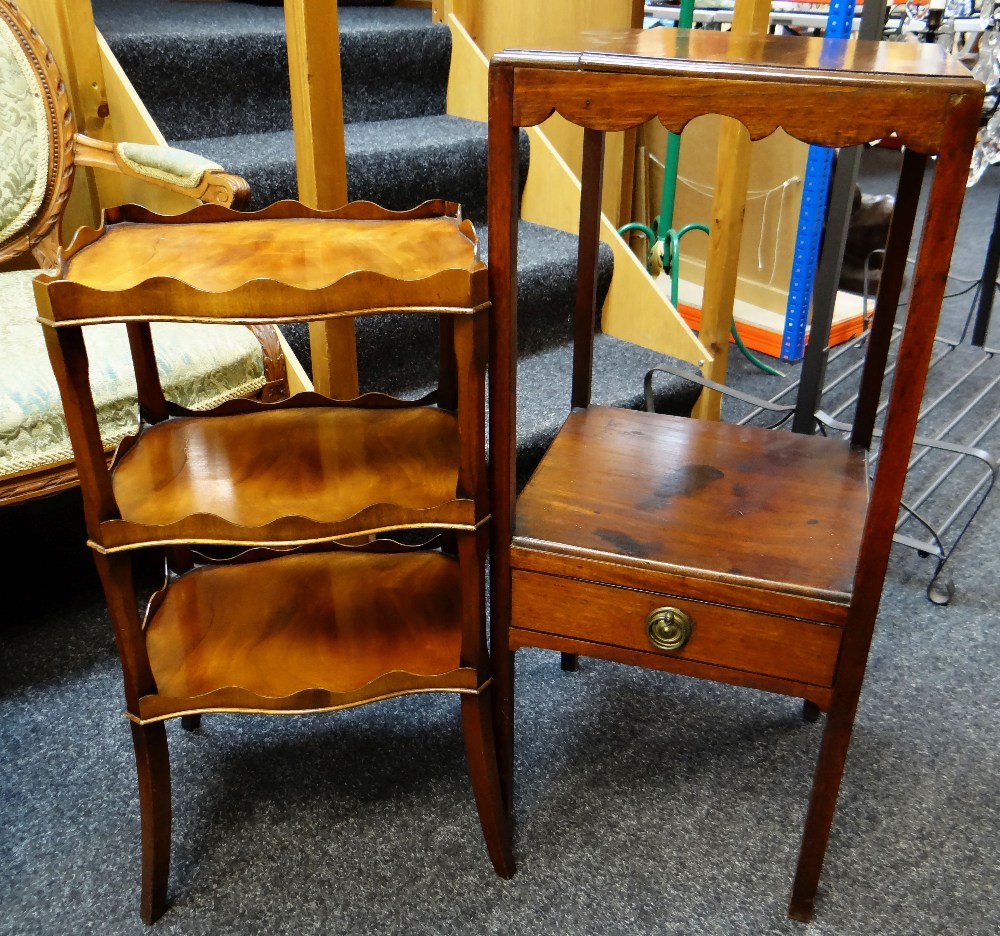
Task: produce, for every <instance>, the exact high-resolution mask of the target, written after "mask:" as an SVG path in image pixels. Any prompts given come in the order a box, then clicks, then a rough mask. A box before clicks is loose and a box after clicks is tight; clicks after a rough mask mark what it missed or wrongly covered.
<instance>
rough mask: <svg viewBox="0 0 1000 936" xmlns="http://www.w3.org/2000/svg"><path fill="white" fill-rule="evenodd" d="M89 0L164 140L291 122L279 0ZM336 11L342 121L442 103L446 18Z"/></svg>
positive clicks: (424, 111) (401, 11) (412, 12)
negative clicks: (275, 0) (263, 0)
mask: <svg viewBox="0 0 1000 936" xmlns="http://www.w3.org/2000/svg"><path fill="white" fill-rule="evenodd" d="M93 5H94V17H95V20H96V22H97V25H98V27H99V28H100V30H101V32H102V33H103V34H104V36H105V38H106V39H107V41H108V44H109V46H110V47H111V49H112V50H113V51H114V53H115V55H116V56H117V58H118V60H119V62H120V63H121V65H122V68H123V69H124V70H125V73H126V74H127V75H128V76H129V78H130V80H131V81H132V83H133V84H134V85H135V88H136V91H137V92H138V94H139V96H140V97H141V98H142V100H143V102H144V103H145V105H146V107H147V108H148V109H149V112H150V113H151V114H152V116H153V119H154V120H155V121H156V123H157V126H158V127H159V128H160V131H161V132H162V133H163V135H164V136H165V137H166V138H167V140H168V141H169V142H171V143H175V142H176V141H178V140H181V139H187V140H190V139H196V138H202V137H210V136H232V135H234V134H238V133H266V132H270V131H276V130H288V129H291V126H292V117H291V104H290V95H289V85H288V53H287V47H286V43H285V19H284V13H283V11H282V9H281V7H280V6H279V7H269V6H261V5H259V4H252V3H236V2H227V3H191V2H185V3H177V2H174V0H142V2H141V3H138V2H135V0H94V4H93ZM339 20H340V50H341V53H340V54H341V81H342V84H343V91H344V98H343V99H344V120H345V122H347V123H353V122H357V121H365V120H395V119H402V118H408V117H422V116H428V115H432V114H443V113H444V111H445V104H446V91H447V86H448V68H449V64H450V60H451V32H450V31H449V29H448V27H447V26H444V25H441V24H435V23H432V22H431V19H430V12H429V11H428V10H422V9H410V8H403V7H393V8H379V7H345V8H342V9H341V10H340V13H339ZM185 89H187V93H183V92H184V90H185ZM199 90H200V91H202V93H201V94H199V93H198V91H199ZM178 92H181V93H178Z"/></svg>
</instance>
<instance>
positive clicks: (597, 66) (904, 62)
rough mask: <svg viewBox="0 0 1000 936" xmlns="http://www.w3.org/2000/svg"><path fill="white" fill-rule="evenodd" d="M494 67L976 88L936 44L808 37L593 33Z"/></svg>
mask: <svg viewBox="0 0 1000 936" xmlns="http://www.w3.org/2000/svg"><path fill="white" fill-rule="evenodd" d="M493 61H494V62H497V63H500V64H513V65H521V66H531V67H532V68H546V69H574V70H578V71H605V72H607V71H629V72H632V73H637V74H679V73H697V72H698V71H700V70H703V69H704V67H705V66H707V65H710V66H712V68H713V71H714V72H715V73H716V74H718V73H719V71H720V70H722V71H729V72H731V73H733V74H734V75H735V74H737V73H738V74H740V75H741V77H748V78H749V77H752V76H753V75H755V74H759V73H760V70H761V69H762V68H768V69H770V68H779V69H782V70H783V71H784V72H785V73H786V74H785V75H784V78H785V79H789V80H798V79H800V78H805V77H806V76H812V77H813V79H814V80H816V79H818V78H821V77H822V76H823V75H824V73H827V74H830V73H833V74H836V75H837V77H838V78H839V79H841V80H844V79H850V78H852V77H853V78H855V79H861V80H865V79H867V78H870V77H871V76H874V75H878V76H880V77H881V78H882V79H883V80H884V78H885V77H886V76H898V77H900V78H905V79H907V80H917V81H921V80H924V79H930V80H934V81H936V82H939V81H940V80H941V79H951V80H954V81H956V82H958V83H959V84H960V85H962V86H963V87H964V88H965V89H966V90H968V87H969V84H970V83H971V84H973V85H974V84H977V82H975V79H973V78H972V75H971V73H970V72H969V70H968V69H967V68H966V67H965V66H964V65H962V64H961V63H960V62H959V61H958V60H957V59H956V58H954V57H953V56H951V55H949V54H948V53H947V52H946V51H945V50H944V49H943V48H942V47H941V46H939V45H937V44H936V43H919V42H872V41H866V40H855V39H830V38H818V37H806V36H772V35H764V36H734V35H733V34H732V33H728V32H720V31H717V30H706V29H630V30H605V31H599V30H594V31H590V32H585V33H581V34H577V35H575V36H568V37H563V38H556V39H555V40H554V41H553V42H551V43H548V42H547V43H546V45H545V48H542V49H538V48H535V49H532V48H524V49H506V50H504V51H502V52H499V53H497V54H496V55H495V56H494V57H493Z"/></svg>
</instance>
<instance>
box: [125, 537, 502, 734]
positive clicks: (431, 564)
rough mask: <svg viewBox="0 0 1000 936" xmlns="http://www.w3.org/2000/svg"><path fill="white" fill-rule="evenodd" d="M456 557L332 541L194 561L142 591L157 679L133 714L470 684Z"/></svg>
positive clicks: (292, 707) (148, 716)
mask: <svg viewBox="0 0 1000 936" xmlns="http://www.w3.org/2000/svg"><path fill="white" fill-rule="evenodd" d="M461 604H462V602H461V585H460V581H459V567H458V562H457V560H455V559H452V558H451V557H449V556H446V555H444V554H442V553H440V552H436V551H419V552H413V553H403V554H373V553H366V552H353V551H336V552H309V553H302V554H296V555H289V556H280V555H279V556H277V557H275V558H270V559H264V560H262V561H260V562H247V563H233V564H224V565H214V566H203V567H200V568H196V569H194V570H193V571H191V572H188V573H186V574H184V575H182V576H180V577H178V578H176V579H174V580H172V581H170V582H169V583H168V584H167V585H166V586H165V587H164V589H163V590H161V591H160V592H158V593H157V594H156V595H155V596H154V597H153V599H152V601H151V602H150V608H149V611H148V612H147V615H146V618H147V620H146V627H145V635H146V648H147V651H148V653H149V661H150V666H151V668H152V672H153V677H154V679H155V680H156V689H157V691H156V692H155V693H152V694H148V695H146V696H143V697H142V698H141V699H140V700H139V720H141V721H144V722H145V721H157V720H160V719H163V718H170V717H173V716H176V715H179V714H185V713H190V712H208V711H216V712H219V711H248V710H249V711H261V712H284V713H291V712H304V711H326V710H330V709H337V708H345V707H348V706H352V705H359V704H361V703H364V702H371V701H375V700H377V699H384V698H388V697H391V696H398V695H407V694H412V693H416V692H435V691H448V692H465V693H471V692H478V691H480V689H481V688H482V686H481V685H480V680H479V678H478V676H477V673H476V669H475V668H474V667H472V666H463V665H462V660H461V656H462V630H461V614H462V609H461Z"/></svg>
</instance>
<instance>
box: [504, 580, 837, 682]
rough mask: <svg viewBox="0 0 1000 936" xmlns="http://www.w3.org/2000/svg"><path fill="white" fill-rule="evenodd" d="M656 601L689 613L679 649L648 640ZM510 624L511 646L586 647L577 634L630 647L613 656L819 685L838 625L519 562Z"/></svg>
mask: <svg viewBox="0 0 1000 936" xmlns="http://www.w3.org/2000/svg"><path fill="white" fill-rule="evenodd" d="M662 607H674V608H679V609H681V610H682V611H684V612H686V613H687V614H688V615H689V616H690V617H691V619H692V620H693V627H692V629H691V634H690V637H689V638H688V639H687V641H686V642H685V643H684V645H683V646H681V647H680V648H679V649H676V650H660V649H658V648H657V647H655V646H654V645H653V644H652V643H651V642H650V640H649V637H648V635H647V631H646V617H647V615H648V614H649V613H650V612H651V611H654V610H655V609H657V608H662ZM512 628H513V630H512V634H511V644H512V647H514V648H517V647H520V646H533V645H538V646H547V647H550V648H552V649H565V650H567V651H570V652H584V653H586V652H587V651H586V649H581V648H580V646H579V644H580V642H584V643H588V644H593V645H595V651H596V652H595V654H594V655H596V656H603V657H609V658H611V659H616V658H617V659H621V660H622V661H623V662H634V659H633V658H634V653H626V654H625V655H622V656H616V654H615V653H614V649H615V648H622V649H624V650H625V651H640V652H642V653H644V654H650V655H651V656H655V657H660V658H672V659H675V660H677V661H688V662H691V663H696V664H704V665H709V666H713V667H724V668H726V669H730V670H734V671H741V672H744V673H748V674H759V675H761V676H764V677H770V678H772V679H777V680H790V681H793V682H796V683H806V684H810V685H814V686H824V687H829V686H831V685H832V683H833V674H834V670H835V668H836V665H837V654H838V652H839V650H840V638H841V635H842V633H843V629H842V628H840V627H835V626H832V625H828V624H817V623H814V622H811V621H802V620H797V619H794V618H786V617H778V616H775V615H771V614H763V613H761V612H757V611H748V610H745V609H742V608H732V607H727V606H724V605H717V604H709V603H706V602H700V601H697V600H695V599H691V598H686V597H678V596H672V595H664V594H657V593H655V592H646V591H636V590H633V589H628V588H619V587H615V586H612V585H602V584H600V583H597V582H588V581H581V580H580V579H571V578H562V577H560V576H554V575H546V574H542V573H537V572H525V571H523V570H520V569H514V571H513V594H512ZM534 634H537V635H538V636H539V637H540V638H541V637H542V635H545V636H546V637H549V638H550V637H552V636H554V637H556V638H567V639H568V640H569V641H571V642H572V644H569V643H568V644H567V645H566V646H565V647H560V646H557V644H558V640H557V641H556V642H555V643H554V642H553V641H552V640H551V639H540V640H539V641H538V643H537V644H536V643H535V641H534V640H533V635H534ZM609 651H610V652H609ZM660 668H667V669H669V668H671V667H670V666H662V667H660ZM677 669H678V670H679V671H685V668H684V667H683V666H678V667H677ZM734 681H740V682H742V681H743V680H734Z"/></svg>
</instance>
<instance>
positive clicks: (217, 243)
mask: <svg viewBox="0 0 1000 936" xmlns="http://www.w3.org/2000/svg"><path fill="white" fill-rule="evenodd" d="M475 250H476V245H475V235H474V233H473V231H472V228H471V225H469V224H468V222H463V221H462V220H461V218H460V217H459V215H458V210H457V206H456V205H452V204H449V203H445V202H428V203H426V204H425V205H423V206H420V207H419V208H417V209H414V210H412V211H408V212H402V213H397V212H389V211H385V210H383V209H381V208H379V207H378V206H376V205H372V204H368V203H355V204H352V205H348V206H346V207H345V208H343V209H339V210H337V211H333V212H318V211H313V210H311V209H308V208H306V207H304V206H302V205H298V204H296V203H292V202H283V203H279V204H277V205H273V206H271V207H270V208H268V209H265V210H264V211H263V212H258V213H256V214H251V215H246V214H241V213H237V212H233V211H230V210H227V209H220V208H214V207H203V208H199V209H195V210H194V211H191V212H188V213H187V214H185V215H181V216H178V217H176V218H160V217H158V216H155V215H152V214H150V213H149V212H146V211H144V210H143V209H139V208H136V207H134V206H126V207H124V208H120V209H114V210H113V211H109V212H107V213H106V214H105V218H104V223H103V225H102V227H101V228H100V229H98V230H84V231H82V232H81V233H80V234H79V236H78V237H77V238H76V240H75V242H74V244H73V245H72V247H71V248H70V250H69V251H68V252H67V254H66V255H65V256H64V257H62V258H61V260H60V264H59V267H58V269H57V270H56V271H55V272H54V273H52V274H50V275H44V276H41V277H39V278H38V279H37V280H36V286H35V291H36V298H37V301H38V306H39V320H40V321H41V322H42V323H43V325H45V326H46V329H45V331H46V341H47V343H48V347H49V351H50V357H51V360H52V365H53V369H54V370H55V373H56V376H57V378H58V380H59V387H60V391H61V393H62V396H63V401H64V405H65V409H66V415H67V421H68V424H69V428H70V435H71V438H72V441H73V446H74V452H75V455H76V459H77V464H78V466H79V470H80V479H81V486H82V489H83V495H84V508H85V513H86V517H87V527H88V534H89V537H90V545H91V547H92V548H93V549H94V552H95V557H96V561H97V566H98V570H99V571H100V574H101V578H102V581H103V584H104V588H105V593H106V596H107V599H108V604H109V608H110V611H111V618H112V621H113V623H114V627H115V634H116V638H117V641H118V647H119V651H120V654H121V658H122V664H123V669H124V676H125V697H126V715H127V717H128V719H129V720H130V722H131V724H132V732H133V737H134V740H135V750H136V762H137V765H138V771H139V794H140V806H141V813H142V855H143V872H142V899H141V914H142V918H143V919H144V920H145V921H146V922H152V921H153V920H155V919H156V918H157V917H158V916H160V914H162V913H163V911H164V909H165V906H166V885H167V875H168V867H169V857H170V773H169V765H168V758H167V747H166V734H165V732H164V729H163V724H162V722H163V721H164V720H165V719H168V718H175V717H180V718H181V719H182V720H183V723H184V725H185V727H187V728H191V729H193V728H196V727H197V726H198V722H199V718H200V716H201V715H202V714H203V713H207V712H274V713H285V714H291V713H302V712H319V711H329V710H334V709H340V708H345V707H348V706H353V705H359V704H361V703H365V702H371V701H374V700H378V699H385V698H390V697H393V696H399V695H404V694H411V693H421V692H441V691H447V692H454V693H457V694H459V695H460V696H461V710H462V723H463V727H464V732H465V746H466V754H467V758H468V762H469V773H470V777H471V779H472V786H473V792H474V795H475V799H476V804H477V807H478V809H479V816H480V821H481V825H482V828H483V833H484V835H485V838H486V844H487V847H488V850H489V854H490V857H491V859H492V861H493V865H494V867H495V869H496V871H497V873H498V874H500V875H502V876H504V877H509V876H510V875H512V874H513V873H514V863H513V859H512V856H511V848H510V828H509V823H508V819H507V814H506V811H505V808H504V803H503V798H502V793H501V786H500V778H499V774H498V771H497V757H496V752H495V747H494V742H493V724H492V708H493V706H492V698H491V696H492V674H491V670H490V660H489V655H488V653H487V649H486V626H485V621H486V618H485V558H486V547H487V525H488V522H489V505H488V497H487V486H486V464H485V459H486V435H485V432H486V424H485V420H486V416H485V403H486V400H485V396H486V359H487V351H488V338H487V328H488V320H487V316H488V311H489V303H488V302H487V273H486V267H485V265H484V264H483V263H482V262H481V261H479V260H478V259H476V255H475ZM377 311H393V312H410V313H413V314H421V315H434V316H436V317H438V318H439V320H440V321H441V323H442V324H441V361H440V368H439V371H440V385H439V387H438V389H437V391H436V392H434V393H431V394H430V395H429V396H427V397H425V398H424V399H421V400H399V399H395V398H393V397H389V396H386V395H383V394H378V393H371V394H366V395H365V396H362V397H359V398H357V399H352V400H335V399H330V398H328V397H324V396H321V395H320V394H317V393H306V394H299V395H297V396H295V397H292V398H291V399H290V400H285V401H282V402H280V403H276V404H264V403H258V402H255V401H248V400H236V401H231V402H229V403H226V404H223V405H222V406H219V407H217V408H216V409H215V410H213V411H211V412H207V413H202V412H197V413H196V412H192V411H189V410H183V409H181V408H179V407H176V406H174V405H173V404H168V403H167V402H166V401H165V400H164V399H163V393H162V390H161V388H160V385H159V380H158V377H157V374H156V369H155V367H154V366H152V363H153V360H154V359H153V354H152V345H151V342H150V337H149V334H150V332H149V322H150V321H151V320H159V319H183V320H195V321H202V320H205V321H209V320H211V321H218V320H226V321H248V320H254V321H257V320H264V319H270V320H282V321H289V320H296V319H298V320H302V319H316V320H322V319H334V318H338V317H352V316H356V315H364V314H371V313H372V312H377ZM105 321H123V322H126V323H127V325H128V328H129V332H130V336H131V339H132V352H133V362H134V364H135V367H136V371H137V375H136V376H137V384H138V387H139V397H140V400H139V402H140V409H141V412H142V414H143V424H142V425H141V426H140V429H139V432H138V434H137V435H136V436H134V437H130V438H128V439H126V440H125V441H124V442H123V443H122V445H121V446H120V447H119V450H118V452H117V453H116V454H115V457H114V460H113V462H112V464H111V466H110V468H109V467H108V466H107V464H106V462H105V457H104V453H103V451H102V449H101V444H100V437H99V434H98V429H97V422H96V416H95V412H94V404H93V400H92V398H91V394H90V385H89V381H88V377H87V371H88V362H87V353H86V347H85V345H84V341H83V331H84V326H86V325H89V324H92V323H95V322H105ZM413 530H418V531H424V533H423V539H424V543H423V544H422V545H420V544H418V545H416V546H404V545H402V544H400V543H397V542H395V541H393V540H392V539H390V538H386V537H384V536H381V537H380V536H378V534H384V533H390V534H391V532H392V531H413ZM193 546H198V547H199V549H200V550H201V552H199V553H195V552H194V551H193V550H192V547H193ZM221 547H240V550H239V551H237V554H236V556H235V558H228V559H227V558H224V556H223V554H220V552H219V548H221ZM140 548H145V549H150V548H162V549H164V551H165V554H166V558H167V563H168V567H169V569H170V572H169V574H168V576H167V581H166V583H165V584H164V586H163V588H162V589H161V590H160V591H159V592H158V593H157V594H156V595H154V596H153V598H152V600H151V601H150V603H149V607H148V609H147V611H146V615H145V619H144V620H142V619H140V615H139V612H138V610H137V605H136V589H135V584H134V581H133V575H132V558H133V556H134V554H135V551H136V550H137V549H140ZM206 550H207V551H206ZM229 551H230V552H232V550H229Z"/></svg>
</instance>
